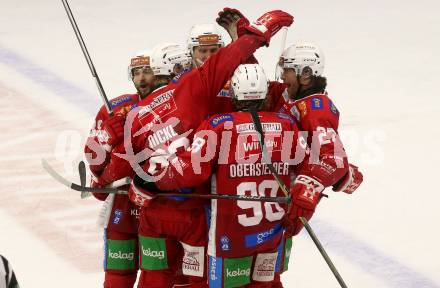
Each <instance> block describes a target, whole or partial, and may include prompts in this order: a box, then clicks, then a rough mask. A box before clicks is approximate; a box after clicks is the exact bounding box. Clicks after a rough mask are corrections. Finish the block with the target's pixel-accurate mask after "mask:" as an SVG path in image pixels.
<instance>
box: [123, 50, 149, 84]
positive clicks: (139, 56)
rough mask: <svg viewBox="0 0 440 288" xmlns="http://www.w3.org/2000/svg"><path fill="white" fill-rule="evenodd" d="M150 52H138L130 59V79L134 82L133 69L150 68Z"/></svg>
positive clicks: (128, 71) (128, 69)
mask: <svg viewBox="0 0 440 288" xmlns="http://www.w3.org/2000/svg"><path fill="white" fill-rule="evenodd" d="M150 55H151V51H150V50H141V51H138V52H136V53H135V54H134V55H133V57H131V59H130V64H129V65H128V68H127V74H128V79H129V80H133V69H136V68H141V67H148V68H150Z"/></svg>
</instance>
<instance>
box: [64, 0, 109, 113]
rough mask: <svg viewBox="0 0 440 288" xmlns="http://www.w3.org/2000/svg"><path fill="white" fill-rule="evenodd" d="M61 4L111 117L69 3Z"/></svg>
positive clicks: (107, 103) (65, 1)
mask: <svg viewBox="0 0 440 288" xmlns="http://www.w3.org/2000/svg"><path fill="white" fill-rule="evenodd" d="M61 1H62V2H63V6H64V9H65V10H66V13H67V17H68V18H69V21H70V24H71V25H72V28H73V31H74V32H75V35H76V39H78V43H79V46H80V47H81V50H82V52H83V54H84V57H85V58H86V61H87V65H88V66H89V69H90V72H91V73H92V76H93V78H95V82H96V86H98V90H99V93H100V94H101V98H102V101H103V102H104V106H105V108H106V109H107V113H108V114H109V116H110V117H111V116H113V111H112V108H111V106H110V103H109V101H108V98H107V95H106V94H105V91H104V88H103V87H102V84H101V80H100V79H99V76H98V73H96V70H95V66H94V65H93V62H92V59H91V58H90V55H89V52H88V51H87V47H86V44H85V43H84V40H83V38H82V36H81V32H80V31H79V28H78V25H77V24H76V21H75V18H74V17H73V14H72V10H70V6H69V3H68V2H67V0H61Z"/></svg>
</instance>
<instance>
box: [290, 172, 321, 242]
mask: <svg viewBox="0 0 440 288" xmlns="http://www.w3.org/2000/svg"><path fill="white" fill-rule="evenodd" d="M323 190H324V186H323V185H322V184H321V183H320V182H319V181H317V180H316V179H314V178H312V177H309V176H306V175H298V177H296V179H295V182H294V184H293V187H292V189H291V190H290V193H291V195H292V208H291V210H290V213H289V215H287V217H288V219H285V220H284V222H283V225H284V226H285V230H286V234H287V235H288V236H295V235H297V234H298V233H299V232H300V231H301V229H302V228H303V224H302V223H301V221H300V220H299V217H304V218H306V219H307V220H310V218H312V216H313V213H314V212H315V208H316V205H318V202H319V199H320V198H321V195H322V193H321V192H322V191H323Z"/></svg>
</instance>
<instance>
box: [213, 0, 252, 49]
mask: <svg viewBox="0 0 440 288" xmlns="http://www.w3.org/2000/svg"><path fill="white" fill-rule="evenodd" d="M215 21H216V22H217V23H218V25H220V26H222V27H223V28H224V29H225V30H226V31H227V32H228V34H229V36H231V39H232V41H235V40H237V38H238V37H241V36H242V35H244V34H246V29H245V27H246V26H248V25H249V20H248V19H247V18H246V17H245V16H244V15H243V14H242V13H241V12H240V11H238V10H237V9H234V8H228V7H226V8H224V9H223V10H222V11H220V12H219V13H218V18H217V19H215Z"/></svg>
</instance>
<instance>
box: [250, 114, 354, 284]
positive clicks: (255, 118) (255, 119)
mask: <svg viewBox="0 0 440 288" xmlns="http://www.w3.org/2000/svg"><path fill="white" fill-rule="evenodd" d="M250 112H251V115H252V120H253V122H254V125H255V130H257V132H258V134H259V140H260V146H261V152H262V154H263V159H264V158H266V161H267V162H268V164H267V165H268V167H269V169H270V171H271V172H272V175H273V176H274V178H275V179H276V181H277V182H278V184H279V186H280V188H281V190H283V192H284V191H287V186H286V184H285V183H284V182H283V180H282V179H281V178H279V176H278V174H277V173H276V170H275V168H274V167H273V165H272V163H271V162H270V158H269V155H268V154H267V150H266V146H265V145H264V134H263V127H262V125H261V121H260V118H258V114H257V111H255V110H251V111H250ZM284 193H286V196H288V195H289V192H288V191H287V192H284ZM324 196H327V195H324ZM290 208H291V206H290V205H289V209H288V211H290ZM288 213H289V212H288ZM299 219H300V221H301V222H302V223H303V225H304V227H306V230H307V232H308V233H309V235H310V237H311V238H312V240H313V242H315V245H316V247H317V248H318V250H319V252H320V253H321V255H322V257H324V260H325V262H326V263H327V265H328V266H329V268H330V270H331V271H332V272H333V275H335V277H336V280H338V282H339V284H340V285H341V287H342V288H346V287H347V285H345V283H344V280H343V279H342V277H341V275H340V274H339V272H338V270H337V269H336V267H335V265H334V264H333V262H332V261H331V260H330V257H329V256H328V254H327V252H326V251H325V249H324V247H323V246H322V245H321V243H320V242H319V240H318V237H317V236H316V235H315V233H314V232H313V230H312V228H311V227H310V225H309V223H308V222H307V220H306V219H305V218H304V217H299Z"/></svg>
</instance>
